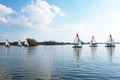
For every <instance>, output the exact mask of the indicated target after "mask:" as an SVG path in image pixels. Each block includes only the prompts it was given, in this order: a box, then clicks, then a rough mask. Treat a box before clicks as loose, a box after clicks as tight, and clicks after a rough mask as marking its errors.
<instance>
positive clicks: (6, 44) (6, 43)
mask: <svg viewBox="0 0 120 80" xmlns="http://www.w3.org/2000/svg"><path fill="white" fill-rule="evenodd" d="M5 46H6V47H10V44H9V41H8V39H7V40H6V42H5Z"/></svg>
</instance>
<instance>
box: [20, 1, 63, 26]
mask: <svg viewBox="0 0 120 80" xmlns="http://www.w3.org/2000/svg"><path fill="white" fill-rule="evenodd" d="M21 11H22V13H23V14H26V15H25V18H27V20H28V22H29V23H32V26H34V27H41V26H42V27H45V28H46V26H48V25H49V24H50V23H51V22H52V21H53V19H54V18H55V16H56V15H62V16H63V14H64V13H63V12H62V11H61V10H60V8H58V7H57V6H55V5H50V4H48V3H47V2H46V1H45V0H36V2H34V3H32V4H30V5H27V6H25V7H24V8H23V9H22V10H21Z"/></svg>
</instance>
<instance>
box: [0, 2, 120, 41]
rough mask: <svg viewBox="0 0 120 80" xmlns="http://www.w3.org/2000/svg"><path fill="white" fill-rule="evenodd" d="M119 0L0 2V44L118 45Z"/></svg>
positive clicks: (119, 39) (119, 36)
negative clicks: (77, 41)
mask: <svg viewBox="0 0 120 80" xmlns="http://www.w3.org/2000/svg"><path fill="white" fill-rule="evenodd" d="M119 4H120V0H0V41H5V40H6V39H8V40H9V41H18V40H22V41H24V40H25V39H26V38H33V39H36V40H37V41H50V40H52V41H59V42H73V40H74V38H75V35H76V34H77V33H78V34H79V37H80V39H81V40H82V41H84V42H89V41H90V40H91V38H92V36H94V37H95V39H96V41H97V42H106V41H107V39H108V37H109V35H110V34H111V35H112V37H113V39H114V41H115V42H118V41H120V5H119Z"/></svg>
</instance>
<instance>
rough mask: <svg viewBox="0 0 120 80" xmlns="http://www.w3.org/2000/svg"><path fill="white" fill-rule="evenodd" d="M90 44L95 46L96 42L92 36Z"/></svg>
mask: <svg viewBox="0 0 120 80" xmlns="http://www.w3.org/2000/svg"><path fill="white" fill-rule="evenodd" d="M91 43H92V44H96V40H95V38H94V36H92V40H91Z"/></svg>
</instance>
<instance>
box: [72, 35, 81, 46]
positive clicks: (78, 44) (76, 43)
mask: <svg viewBox="0 0 120 80" xmlns="http://www.w3.org/2000/svg"><path fill="white" fill-rule="evenodd" d="M73 44H74V46H73V48H82V41H81V40H80V38H79V35H78V34H76V36H75V40H74V42H73Z"/></svg>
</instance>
